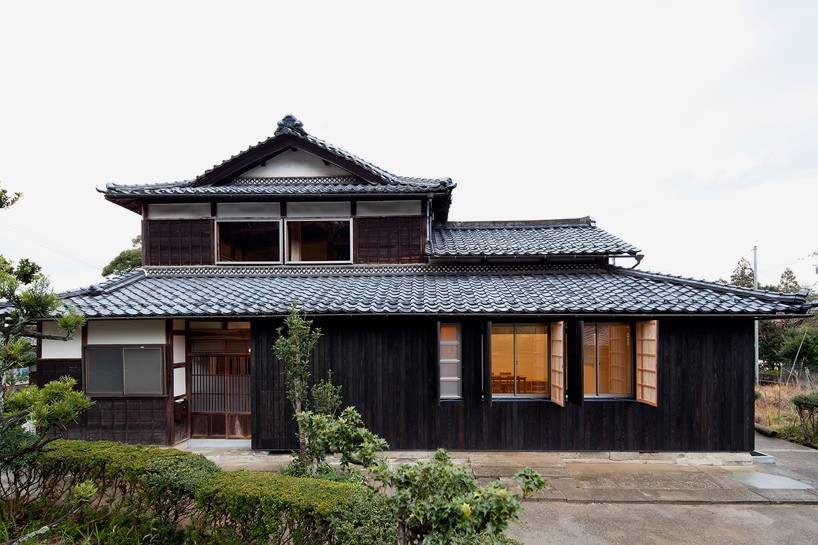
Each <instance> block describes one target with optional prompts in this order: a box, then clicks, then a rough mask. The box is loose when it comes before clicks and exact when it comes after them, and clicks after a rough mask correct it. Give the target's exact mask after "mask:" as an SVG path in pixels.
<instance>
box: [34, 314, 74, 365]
mask: <svg viewBox="0 0 818 545" xmlns="http://www.w3.org/2000/svg"><path fill="white" fill-rule="evenodd" d="M43 333H46V334H48V335H65V333H64V332H63V331H61V330H60V328H58V327H57V322H43ZM79 358H82V334H81V332H80V330H79V329H77V330H76V331H75V332H74V338H73V339H71V340H70V341H51V340H47V339H43V359H45V360H56V359H79Z"/></svg>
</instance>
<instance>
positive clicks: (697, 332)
mask: <svg viewBox="0 0 818 545" xmlns="http://www.w3.org/2000/svg"><path fill="white" fill-rule="evenodd" d="M451 321H459V322H460V323H462V324H463V346H462V348H463V353H462V356H463V399H462V400H460V401H443V402H439V401H438V399H437V384H436V381H437V363H436V361H435V358H436V320H433V319H429V318H392V317H380V318H353V319H329V318H328V319H318V320H316V322H315V325H316V326H318V327H321V329H322V331H323V336H322V338H321V341H320V342H319V346H318V348H317V349H316V351H315V354H314V357H313V368H312V374H313V378H314V379H321V378H324V377H325V376H326V372H327V370H328V369H330V368H331V369H332V372H333V379H334V381H335V382H336V383H338V384H340V385H342V386H343V389H344V390H343V395H344V403H345V404H349V405H354V406H355V407H356V408H357V409H358V410H359V411H360V412H361V414H362V415H363V418H364V421H365V422H366V424H367V425H368V426H369V427H370V428H371V429H372V430H373V431H374V432H375V433H377V434H379V435H381V436H382V437H384V438H385V439H386V440H387V441H388V442H389V444H390V446H391V448H392V449H431V448H436V447H445V448H448V449H469V450H498V449H509V450H580V451H582V450H628V451H748V450H752V448H753V395H752V394H753V343H752V321H751V320H749V319H739V318H724V319H721V318H719V319H716V318H666V319H660V320H659V332H660V333H659V365H660V367H659V405H658V407H651V406H648V405H645V404H642V403H638V402H636V401H634V400H590V399H586V400H585V401H584V403H583V405H582V406H579V405H575V404H571V403H567V404H566V406H565V407H564V408H561V407H559V406H557V405H556V404H555V403H552V402H550V401H548V400H499V399H495V400H494V401H493V403H492V404H491V406H489V405H488V404H487V403H485V402H484V401H483V399H482V395H481V340H482V338H481V327H482V322H481V321H478V320H464V319H453V320H451ZM278 325H280V322H277V321H274V320H258V321H255V322H254V323H253V335H252V344H253V349H252V350H253V358H254V363H253V366H252V367H253V388H254V392H253V393H254V396H253V423H252V428H253V446H254V448H257V449H269V450H290V449H293V448H295V447H296V442H295V426H294V424H293V422H292V414H291V411H290V409H289V402H288V401H287V399H286V392H285V391H284V386H283V380H282V379H283V377H282V374H281V368H280V365H279V363H278V362H277V361H276V360H275V358H274V357H273V356H272V343H273V342H274V338H275V328H276V327H278ZM569 388H570V385H569Z"/></svg>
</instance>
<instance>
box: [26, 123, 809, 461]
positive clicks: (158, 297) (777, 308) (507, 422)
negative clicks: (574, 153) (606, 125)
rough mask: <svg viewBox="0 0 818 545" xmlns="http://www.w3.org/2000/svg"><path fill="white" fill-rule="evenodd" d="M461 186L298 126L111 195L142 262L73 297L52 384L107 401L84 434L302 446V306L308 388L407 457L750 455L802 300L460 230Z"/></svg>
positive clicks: (42, 362) (49, 356)
mask: <svg viewBox="0 0 818 545" xmlns="http://www.w3.org/2000/svg"><path fill="white" fill-rule="evenodd" d="M454 189H455V184H454V183H453V182H452V181H451V180H450V179H448V178H441V179H419V178H406V177H402V176H396V175H393V174H390V173H389V172H387V171H385V170H383V169H381V168H378V167H376V166H374V165H372V164H370V163H368V162H367V161H364V160H362V159H360V158H358V157H356V156H354V155H351V154H349V153H347V152H346V151H343V150H341V149H339V148H337V147H335V146H333V145H331V144H328V143H326V142H324V141H322V140H319V139H318V138H316V137H314V136H312V135H310V134H308V133H307V132H305V130H304V128H303V126H302V124H301V123H300V122H299V121H298V120H296V119H295V118H293V117H291V116H287V117H285V118H284V119H283V120H281V121H280V122H279V124H278V129H277V130H276V132H275V135H274V136H272V137H271V138H269V139H268V140H266V141H264V142H261V143H259V144H258V145H255V146H252V147H250V148H249V149H247V150H246V151H243V152H241V153H239V154H238V155H236V156H234V157H232V158H230V159H228V160H226V161H224V162H223V163H221V164H219V165H217V166H215V167H213V168H212V169H210V170H208V171H207V172H205V173H203V174H201V175H200V176H198V177H197V178H195V179H193V180H190V181H183V182H176V183H167V184H156V185H137V186H134V185H127V186H126V185H117V184H109V185H108V186H107V187H106V189H105V190H104V191H103V194H104V196H105V198H106V199H107V200H109V201H111V202H112V203H114V204H116V205H119V206H122V207H125V208H127V209H128V210H131V211H133V212H134V213H137V214H141V216H142V240H143V247H142V252H143V263H144V266H143V267H142V268H139V269H137V270H135V271H133V272H131V273H129V274H127V275H125V276H123V277H120V278H117V279H115V280H112V281H109V282H107V283H105V284H102V285H99V286H92V287H90V288H87V289H82V290H78V291H75V292H72V293H68V294H65V295H64V300H65V303H66V304H68V305H73V306H75V307H77V308H78V309H79V310H80V311H81V312H83V313H84V314H85V315H86V316H87V318H88V322H87V324H86V325H85V326H84V327H83V329H82V331H81V332H80V333H79V334H78V335H77V336H76V338H75V340H74V341H72V342H68V343H60V342H56V341H44V342H42V344H41V345H40V347H39V362H38V381H39V382H40V383H43V382H45V381H48V380H51V379H55V378H57V377H59V376H61V375H66V374H67V375H71V376H73V377H75V378H76V379H77V380H78V381H79V382H80V383H81V384H82V388H83V389H84V391H85V392H86V393H87V394H88V395H89V396H91V397H92V398H93V399H94V402H95V403H94V406H93V407H92V408H91V409H90V410H89V411H88V412H87V413H85V414H84V415H83V416H82V420H81V422H80V423H79V424H78V425H77V426H76V427H74V428H73V429H72V430H71V434H72V435H73V436H75V437H82V438H87V439H115V440H121V441H127V442H141V443H155V444H162V445H172V444H176V443H179V442H181V441H183V440H186V439H189V438H222V439H230V438H243V439H247V438H250V439H251V441H252V446H253V448H255V449H263V450H290V449H292V448H294V447H295V446H296V440H295V434H294V423H293V420H292V413H291V410H290V407H289V402H288V401H287V399H286V396H285V392H284V386H283V377H282V369H281V366H280V365H279V362H278V361H277V360H276V359H275V358H274V356H273V353H272V349H271V347H272V344H273V342H274V340H275V338H276V329H277V328H278V327H279V326H280V325H281V324H282V317H283V316H284V315H285V314H286V313H287V312H288V310H289V308H290V306H291V304H292V303H293V302H294V301H295V302H296V303H297V305H298V308H299V309H300V310H301V311H303V312H305V313H306V314H308V315H309V316H310V317H312V318H313V319H314V325H315V326H317V327H320V328H321V331H322V333H323V336H322V337H321V340H320V342H319V345H318V348H317V349H316V351H315V353H314V357H313V368H312V376H313V378H315V379H320V378H323V377H325V376H326V374H327V371H329V370H330V369H331V370H332V372H333V377H334V380H335V382H336V383H338V384H340V385H341V386H342V387H343V396H344V401H345V403H346V404H349V405H354V406H355V407H356V408H357V409H358V410H359V411H360V412H361V414H362V415H363V418H364V420H365V422H366V424H367V425H368V426H369V427H370V428H371V429H372V430H373V431H374V432H375V433H377V434H379V435H381V436H383V437H384V438H386V439H387V440H388V442H389V444H390V445H391V447H392V448H393V449H432V448H436V447H446V448H449V449H475V450H479V449H485V450H498V449H513V450H571V451H585V450H604V451H612V450H625V451H736V452H738V451H745V452H746V451H750V450H752V449H753V383H754V371H753V320H754V319H755V318H777V317H786V316H793V315H798V314H802V313H804V312H806V311H807V310H808V309H809V308H810V305H809V303H807V301H806V293H805V292H801V293H798V294H794V295H782V294H778V293H769V292H763V291H754V290H749V289H742V288H737V287H732V286H726V285H720V284H716V283H708V282H702V281H696V280H689V279H684V278H678V277H674V276H668V275H665V274H656V273H650V272H643V271H640V270H639V269H637V268H633V267H634V266H636V265H638V263H639V260H640V258H641V256H640V254H639V250H638V249H637V248H636V247H635V246H633V245H631V244H628V243H626V242H624V241H622V240H620V239H619V238H617V237H615V236H613V235H611V234H609V233H607V232H606V231H604V230H602V229H600V228H599V227H597V226H596V224H595V223H594V221H593V220H592V219H590V218H587V217H585V218H575V219H564V220H543V221H534V222H529V221H526V222H498V221H486V222H468V223H461V222H450V221H448V213H449V207H450V204H451V197H452V192H453V190H454ZM614 260H616V263H617V264H616V265H615V264H614ZM622 263H625V266H619V265H621V264H622ZM42 327H43V329H44V330H45V331H52V330H53V329H54V325H53V324H51V323H44V324H43V325H42Z"/></svg>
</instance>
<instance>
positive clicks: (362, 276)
mask: <svg viewBox="0 0 818 545" xmlns="http://www.w3.org/2000/svg"><path fill="white" fill-rule="evenodd" d="M805 298H806V293H805V292H802V293H799V294H794V295H793V294H790V295H782V294H775V293H770V292H762V291H754V290H746V289H743V288H735V287H732V286H723V285H719V284H712V283H706V282H701V281H695V280H687V279H682V278H676V277H671V276H665V275H659V274H653V273H644V272H637V271H633V270H630V269H621V268H617V267H605V268H594V266H591V265H587V266H584V267H576V266H572V267H571V268H567V267H566V266H561V267H560V266H550V265H548V266H547V265H538V266H534V265H529V266H511V265H457V266H455V265H449V266H443V265H427V264H418V265H401V266H398V265H381V266H357V265H348V266H333V267H306V268H302V267H230V266H201V267H146V268H144V269H138V270H136V271H134V272H133V273H131V274H129V275H127V276H125V277H123V278H121V279H117V280H114V281H111V282H108V283H107V284H104V285H102V286H97V287H92V288H89V289H85V290H81V291H77V292H73V293H67V294H64V295H63V299H64V301H65V302H66V303H68V304H71V305H74V306H76V307H77V308H78V309H79V310H80V311H81V312H83V313H84V314H85V315H86V316H88V317H89V318H101V317H129V316H132V317H150V316H164V317H170V316H179V317H184V316H267V315H281V314H285V313H286V312H287V311H288V309H289V306H290V304H291V302H292V301H293V300H296V301H297V302H298V305H299V307H300V308H301V309H302V310H304V311H305V312H307V313H310V314H512V315H513V314H520V315H526V314H528V315H531V314H554V315H566V314H570V315H610V314H617V315H627V314H651V315H673V314H685V315H687V314H719V315H773V314H777V313H790V314H791V313H798V312H804V311H805V310H806V309H808V308H809V306H810V304H808V303H806V302H805Z"/></svg>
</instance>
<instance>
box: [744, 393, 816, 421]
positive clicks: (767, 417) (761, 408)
mask: <svg viewBox="0 0 818 545" xmlns="http://www.w3.org/2000/svg"><path fill="white" fill-rule="evenodd" d="M756 390H757V391H758V392H760V393H761V396H760V397H759V398H757V399H756V401H755V406H756V411H755V421H756V423H758V424H761V425H762V426H767V427H769V428H773V429H779V428H781V427H784V426H788V425H792V424H795V423H797V422H798V415H797V414H796V412H795V408H794V407H793V406H792V398H793V397H795V396H797V395H799V394H805V393H807V391H808V390H807V388H806V387H805V386H804V385H794V384H790V385H786V384H782V385H781V388H780V395H781V402H780V404H779V387H778V384H769V385H761V386H758V387H756ZM779 406H780V412H779ZM779 415H780V416H779Z"/></svg>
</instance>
